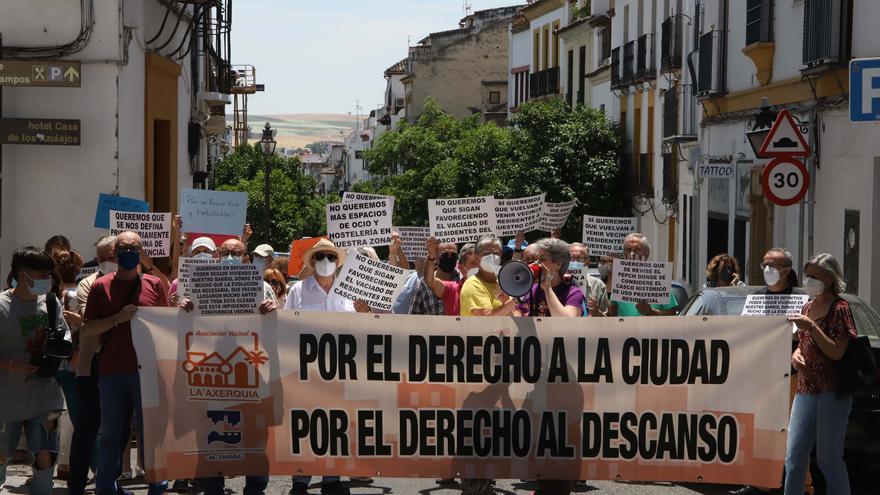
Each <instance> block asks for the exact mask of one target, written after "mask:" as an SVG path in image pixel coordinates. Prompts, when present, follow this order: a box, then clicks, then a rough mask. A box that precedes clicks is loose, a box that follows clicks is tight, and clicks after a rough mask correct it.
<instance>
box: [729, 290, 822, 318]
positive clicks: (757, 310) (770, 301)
mask: <svg viewBox="0 0 880 495" xmlns="http://www.w3.org/2000/svg"><path fill="white" fill-rule="evenodd" d="M809 300H810V296H807V295H804V294H787V295H786V294H750V295H749V296H746V303H745V305H744V306H743V310H742V316H795V315H799V314H801V309H803V307H804V304H807V301H809Z"/></svg>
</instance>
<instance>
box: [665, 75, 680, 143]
mask: <svg viewBox="0 0 880 495" xmlns="http://www.w3.org/2000/svg"><path fill="white" fill-rule="evenodd" d="M676 134H678V86H672V87H671V88H669V89H668V90H667V91H666V92H664V93H663V137H664V138H666V137H670V136H675V135H676Z"/></svg>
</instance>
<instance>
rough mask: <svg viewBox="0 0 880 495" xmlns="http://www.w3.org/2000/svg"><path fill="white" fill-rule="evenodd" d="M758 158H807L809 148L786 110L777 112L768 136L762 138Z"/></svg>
mask: <svg viewBox="0 0 880 495" xmlns="http://www.w3.org/2000/svg"><path fill="white" fill-rule="evenodd" d="M758 155H760V156H809V155H810V146H809V145H807V142H806V141H805V140H804V136H803V134H801V131H800V128H799V127H798V125H797V123H796V122H795V121H794V117H792V116H791V114H790V113H789V112H788V110H782V111H781V112H779V116H777V117H776V122H774V123H773V127H772V128H771V129H770V134H767V137H766V138H764V143H763V144H762V145H761V149H760V150H758Z"/></svg>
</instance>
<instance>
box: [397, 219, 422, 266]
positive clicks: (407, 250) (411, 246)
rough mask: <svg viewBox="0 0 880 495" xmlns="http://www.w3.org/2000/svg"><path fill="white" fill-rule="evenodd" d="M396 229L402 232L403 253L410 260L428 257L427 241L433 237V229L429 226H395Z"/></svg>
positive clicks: (399, 232)
mask: <svg viewBox="0 0 880 495" xmlns="http://www.w3.org/2000/svg"><path fill="white" fill-rule="evenodd" d="M394 231H395V232H397V233H398V234H400V247H401V248H403V254H405V255H406V257H407V258H409V259H410V260H415V259H418V258H427V257H428V248H427V246H425V241H427V240H428V237H431V229H430V228H428V227H394Z"/></svg>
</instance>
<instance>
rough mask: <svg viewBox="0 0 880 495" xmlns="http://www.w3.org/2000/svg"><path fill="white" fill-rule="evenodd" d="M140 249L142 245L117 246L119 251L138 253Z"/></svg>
mask: <svg viewBox="0 0 880 495" xmlns="http://www.w3.org/2000/svg"><path fill="white" fill-rule="evenodd" d="M140 250H141V248H140V246H119V247H118V248H116V252H117V253H137V252H139V251H140Z"/></svg>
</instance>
